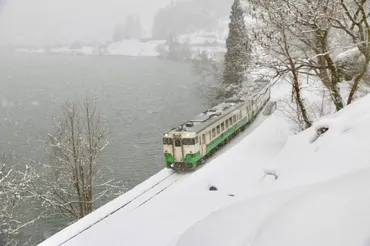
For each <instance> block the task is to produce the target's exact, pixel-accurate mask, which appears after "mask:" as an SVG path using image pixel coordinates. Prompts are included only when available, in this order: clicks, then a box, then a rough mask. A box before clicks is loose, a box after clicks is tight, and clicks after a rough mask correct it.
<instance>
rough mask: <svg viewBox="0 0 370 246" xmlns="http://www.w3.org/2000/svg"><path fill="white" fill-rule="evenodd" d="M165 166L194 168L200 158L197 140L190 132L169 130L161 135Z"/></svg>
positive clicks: (181, 168)
mask: <svg viewBox="0 0 370 246" xmlns="http://www.w3.org/2000/svg"><path fill="white" fill-rule="evenodd" d="M163 149H164V158H165V161H166V164H167V168H172V169H175V170H178V171H186V170H192V169H195V168H196V166H197V162H198V161H199V160H200V159H201V154H200V146H199V141H198V138H197V136H196V134H195V133H192V132H169V133H166V134H165V135H164V136H163Z"/></svg>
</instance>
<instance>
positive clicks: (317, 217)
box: [41, 87, 370, 246]
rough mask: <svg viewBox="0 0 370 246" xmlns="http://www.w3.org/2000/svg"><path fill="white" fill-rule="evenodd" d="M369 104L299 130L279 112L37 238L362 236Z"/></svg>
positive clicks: (297, 239)
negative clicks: (209, 156) (180, 171)
mask: <svg viewBox="0 0 370 246" xmlns="http://www.w3.org/2000/svg"><path fill="white" fill-rule="evenodd" d="M274 90H275V93H274V95H281V94H282V92H281V90H280V89H279V88H278V87H275V88H274ZM369 105H370V96H367V97H365V98H363V99H360V100H358V101H357V102H355V103H353V104H352V105H349V106H348V107H346V108H345V109H343V110H342V111H340V112H339V113H336V114H334V115H332V116H329V117H326V118H323V119H321V120H319V121H318V122H316V123H315V124H314V126H313V127H312V128H310V129H308V130H306V131H304V132H302V133H300V134H297V135H292V133H291V131H290V129H291V125H290V124H289V122H288V121H287V120H286V119H285V118H283V117H282V116H281V114H280V113H279V112H276V113H275V114H273V115H272V116H270V117H269V118H267V119H266V120H265V121H264V122H263V123H262V124H261V125H260V126H259V127H258V128H257V129H256V130H254V131H253V132H252V133H250V134H249V135H248V136H247V137H245V138H244V139H243V140H241V141H240V142H238V143H237V144H236V145H235V146H233V147H232V148H231V149H229V150H228V151H226V152H224V153H222V154H221V155H220V156H219V157H217V158H216V159H214V160H212V161H210V162H209V163H207V164H206V165H205V166H204V167H203V168H201V169H199V170H198V171H196V172H194V173H192V174H189V175H185V176H184V177H183V178H182V179H179V180H178V182H174V183H173V184H172V185H170V186H169V187H168V188H167V189H165V190H159V191H158V194H157V195H156V196H155V197H153V198H152V199H150V200H148V201H145V202H144V203H142V204H140V205H135V206H131V208H130V209H129V210H124V209H122V210H120V209H118V208H119V207H120V206H121V207H122V206H124V205H125V204H126V203H127V202H128V198H129V196H130V194H131V195H132V194H134V193H135V189H133V191H132V192H133V193H128V194H125V195H123V196H122V197H120V198H118V199H116V200H115V201H112V202H111V203H109V204H107V205H106V206H103V207H102V208H100V209H98V210H97V211H96V212H94V213H92V214H91V215H89V216H87V217H85V218H84V219H82V220H81V221H79V222H77V223H75V224H74V225H72V226H71V227H69V228H66V229H65V230H63V231H61V232H60V233H58V234H56V235H55V236H53V237H51V238H50V239H48V240H47V241H45V242H44V243H43V244H41V245H43V246H46V245H53V246H54V245H64V246H77V245H112V246H114V245H117V246H118V245H122V244H125V245H126V244H127V245H130V246H136V245H137V246H139V245H140V246H141V245H158V246H184V245H192V246H198V245H199V246H200V245H202V246H206V245H210V246H217V245H220V246H221V245H222V246H224V245H228V246H233V245H235V246H242V245H243V246H251V245H253V246H267V245H275V246H296V245H307V246H308V245H315V246H320V245H323V246H324V245H325V246H327V245H335V246H341V245H343V246H344V245H351V246H354V245H359V246H365V245H369V243H370V222H369V221H370V212H368V211H369V209H368V208H369V207H370V195H369V193H368V187H370V155H369V154H368V153H370V145H369V144H367V141H368V139H369V137H370V128H369V127H368V126H369V125H370V107H369ZM323 127H325V128H328V131H327V132H325V133H324V134H323V135H321V136H318V135H317V129H319V128H323ZM164 172H165V171H162V172H161V173H159V175H157V176H155V177H153V178H152V180H149V181H147V182H146V185H149V186H150V182H152V181H153V180H154V181H155V180H156V179H158V178H161V176H163V174H164ZM266 174H267V175H266ZM269 174H274V175H276V176H277V177H278V178H277V179H276V178H275V176H274V175H269ZM154 181H153V182H154ZM144 186H145V183H144V184H143V185H141V186H139V187H138V188H136V191H138V190H142V189H143V188H144ZM211 186H213V187H215V188H216V190H210V187H211ZM119 203H121V204H119ZM131 205H132V204H131ZM126 206H128V205H126ZM109 211H110V212H111V213H113V212H114V213H113V214H111V215H110V216H108V215H109ZM99 217H100V219H99V220H100V222H98V223H96V224H92V223H91V222H92V221H94V220H96V219H97V218H99ZM104 217H105V218H104ZM103 218H104V219H103Z"/></svg>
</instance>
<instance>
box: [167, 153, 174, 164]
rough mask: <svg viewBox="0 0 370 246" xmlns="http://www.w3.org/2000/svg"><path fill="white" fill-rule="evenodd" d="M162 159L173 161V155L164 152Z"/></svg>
mask: <svg viewBox="0 0 370 246" xmlns="http://www.w3.org/2000/svg"><path fill="white" fill-rule="evenodd" d="M164 159H165V160H166V162H168V163H171V164H172V163H174V161H175V159H174V158H173V156H172V155H171V154H170V153H165V154H164Z"/></svg>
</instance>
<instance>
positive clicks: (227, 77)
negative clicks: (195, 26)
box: [220, 0, 250, 98]
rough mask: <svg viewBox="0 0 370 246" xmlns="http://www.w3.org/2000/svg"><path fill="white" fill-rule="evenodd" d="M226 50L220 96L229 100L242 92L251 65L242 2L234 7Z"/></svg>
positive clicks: (236, 0)
mask: <svg viewBox="0 0 370 246" xmlns="http://www.w3.org/2000/svg"><path fill="white" fill-rule="evenodd" d="M226 48H227V52H226V54H225V63H224V73H223V86H222V87H223V91H222V92H221V95H220V96H221V97H226V98H227V97H230V96H233V95H234V94H236V93H238V92H239V91H240V90H241V88H242V84H243V82H244V79H245V72H246V69H247V66H248V63H249V50H250V49H249V43H248V36H247V30H246V27H245V22H244V11H243V8H242V6H241V3H240V0H235V1H234V4H233V6H232V11H231V15H230V23H229V36H228V38H227V40H226Z"/></svg>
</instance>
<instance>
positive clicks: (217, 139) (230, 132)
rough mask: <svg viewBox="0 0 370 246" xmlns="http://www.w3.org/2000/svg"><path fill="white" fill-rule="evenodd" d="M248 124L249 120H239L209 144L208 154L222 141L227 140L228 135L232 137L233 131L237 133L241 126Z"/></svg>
mask: <svg viewBox="0 0 370 246" xmlns="http://www.w3.org/2000/svg"><path fill="white" fill-rule="evenodd" d="M246 124H247V120H246V119H243V120H241V121H239V122H238V123H237V124H236V125H235V126H233V127H231V128H230V129H229V130H227V132H225V133H223V134H222V135H221V136H219V137H218V138H216V139H215V140H213V141H212V143H210V144H208V145H207V149H206V154H208V153H209V152H211V151H212V150H213V149H214V148H216V147H217V146H218V145H219V144H220V143H222V142H223V141H225V140H226V139H227V138H228V137H230V136H231V135H232V134H233V133H235V132H236V131H237V130H238V129H239V128H241V127H242V126H244V125H246Z"/></svg>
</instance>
